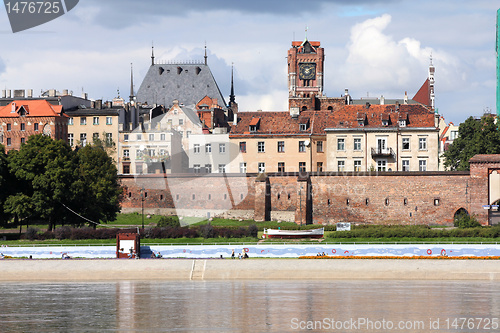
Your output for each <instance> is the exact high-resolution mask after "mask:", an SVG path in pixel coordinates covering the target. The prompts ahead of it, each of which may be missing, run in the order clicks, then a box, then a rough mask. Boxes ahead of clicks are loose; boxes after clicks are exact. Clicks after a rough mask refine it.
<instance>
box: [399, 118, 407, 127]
mask: <svg viewBox="0 0 500 333" xmlns="http://www.w3.org/2000/svg"><path fill="white" fill-rule="evenodd" d="M399 127H406V120H405V119H401V120H400V121H399Z"/></svg>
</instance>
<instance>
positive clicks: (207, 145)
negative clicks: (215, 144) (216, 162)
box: [205, 143, 212, 154]
mask: <svg viewBox="0 0 500 333" xmlns="http://www.w3.org/2000/svg"><path fill="white" fill-rule="evenodd" d="M211 152H212V144H211V143H206V144H205V154H209V153H211Z"/></svg>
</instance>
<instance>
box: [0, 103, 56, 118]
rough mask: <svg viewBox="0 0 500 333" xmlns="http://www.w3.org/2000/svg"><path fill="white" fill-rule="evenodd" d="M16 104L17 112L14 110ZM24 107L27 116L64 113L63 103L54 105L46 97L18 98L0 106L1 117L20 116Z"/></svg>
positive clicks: (46, 115)
mask: <svg viewBox="0 0 500 333" xmlns="http://www.w3.org/2000/svg"><path fill="white" fill-rule="evenodd" d="M13 106H14V110H15V112H12V109H13ZM21 108H24V109H25V110H26V112H27V114H26V115H25V116H26V117H58V116H61V115H62V105H52V104H50V103H49V102H47V101H46V100H44V99H37V100H16V101H12V102H11V103H9V104H7V105H6V106H4V107H0V117H5V118H16V117H19V113H18V112H19V110H20V109H21Z"/></svg>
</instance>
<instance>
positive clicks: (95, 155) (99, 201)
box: [73, 145, 123, 227]
mask: <svg viewBox="0 0 500 333" xmlns="http://www.w3.org/2000/svg"><path fill="white" fill-rule="evenodd" d="M76 157H77V165H78V167H77V169H76V171H77V173H76V177H77V180H76V181H75V182H74V184H73V192H74V198H75V201H74V205H73V208H75V209H76V210H77V211H78V212H79V213H80V214H81V215H82V216H84V217H85V218H87V219H89V220H92V221H95V222H99V221H101V222H109V221H114V220H115V219H116V214H117V213H118V212H119V211H120V199H121V195H122V192H123V189H122V188H121V186H120V184H119V180H118V175H117V174H118V172H117V170H116V166H115V163H114V161H113V159H112V158H111V157H110V156H109V155H108V154H107V153H106V151H105V149H104V148H103V147H102V146H101V145H86V146H85V147H83V148H80V149H79V150H78V151H77V153H76ZM82 222H83V221H82ZM93 226H94V227H95V226H96V225H95V224H93Z"/></svg>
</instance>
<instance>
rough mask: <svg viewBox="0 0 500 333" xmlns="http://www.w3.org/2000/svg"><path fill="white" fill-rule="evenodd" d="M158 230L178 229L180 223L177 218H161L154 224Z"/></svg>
mask: <svg viewBox="0 0 500 333" xmlns="http://www.w3.org/2000/svg"><path fill="white" fill-rule="evenodd" d="M156 226H157V227H158V228H165V227H172V228H178V227H180V226H181V223H180V222H179V217H178V216H175V215H174V216H162V217H160V219H159V220H158V223H157V224H156Z"/></svg>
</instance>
